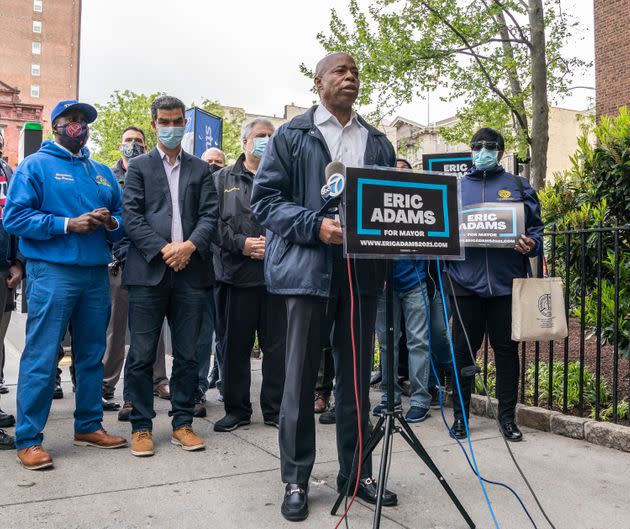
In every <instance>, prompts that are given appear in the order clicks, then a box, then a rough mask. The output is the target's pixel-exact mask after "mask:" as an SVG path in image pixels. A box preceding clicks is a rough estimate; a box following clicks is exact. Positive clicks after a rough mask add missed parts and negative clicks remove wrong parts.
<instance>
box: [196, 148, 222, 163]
mask: <svg viewBox="0 0 630 529" xmlns="http://www.w3.org/2000/svg"><path fill="white" fill-rule="evenodd" d="M201 159H202V160H203V161H204V162H208V163H213V164H215V165H218V166H219V167H225V153H224V152H223V151H222V150H221V149H217V148H216V147H210V148H209V149H207V150H205V151H204V153H203V154H202V155H201Z"/></svg>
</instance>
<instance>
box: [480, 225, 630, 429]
mask: <svg viewBox="0 0 630 529" xmlns="http://www.w3.org/2000/svg"><path fill="white" fill-rule="evenodd" d="M544 241H545V255H546V261H547V265H548V271H549V275H551V276H560V277H562V278H563V283H564V288H565V308H566V315H567V320H568V322H569V336H568V337H567V338H565V339H564V340H563V341H562V340H560V341H555V342H545V343H541V342H534V343H523V344H521V351H520V357H521V358H520V362H521V380H520V397H519V398H520V401H521V402H522V403H527V404H532V405H534V406H544V407H546V408H549V409H555V410H558V411H561V412H562V413H565V414H576V415H579V416H587V415H590V416H591V417H593V418H594V419H596V420H611V421H613V422H622V423H627V420H628V419H630V414H629V413H628V403H630V346H629V345H628V341H629V338H630V225H625V226H621V227H616V226H615V227H604V226H602V225H601V224H600V225H599V226H598V227H597V228H584V227H581V228H579V229H560V230H558V229H556V228H555V227H554V226H552V227H551V229H550V230H549V231H548V232H546V233H545V234H544ZM538 265H539V266H538V267H537V274H538V275H539V276H542V272H543V269H544V262H543V259H542V257H541V258H540V259H539V262H538ZM489 355H490V351H489V348H488V342H487V338H486V341H485V342H484V355H483V377H484V381H485V382H486V385H487V383H488V377H489V361H491V359H490V358H489Z"/></svg>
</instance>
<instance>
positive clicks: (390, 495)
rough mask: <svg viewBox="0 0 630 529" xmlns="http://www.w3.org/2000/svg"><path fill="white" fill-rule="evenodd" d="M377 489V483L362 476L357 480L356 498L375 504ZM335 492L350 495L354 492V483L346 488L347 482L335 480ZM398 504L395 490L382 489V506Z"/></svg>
mask: <svg viewBox="0 0 630 529" xmlns="http://www.w3.org/2000/svg"><path fill="white" fill-rule="evenodd" d="M377 491H378V485H377V484H376V481H374V480H373V479H372V478H363V479H362V480H361V481H360V482H359V490H358V491H357V498H361V499H362V500H363V501H364V502H366V503H369V504H371V505H376V493H377ZM337 492H339V494H346V495H348V496H352V494H353V492H354V483H352V484H351V485H350V488H348V483H347V482H343V483H342V482H340V481H339V480H337ZM395 505H398V496H396V493H395V492H392V491H391V490H387V489H385V490H384V491H383V507H394V506H395Z"/></svg>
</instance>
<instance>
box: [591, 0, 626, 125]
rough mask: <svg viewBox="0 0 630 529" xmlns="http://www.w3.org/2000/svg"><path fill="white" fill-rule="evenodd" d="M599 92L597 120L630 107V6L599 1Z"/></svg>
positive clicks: (622, 0)
mask: <svg viewBox="0 0 630 529" xmlns="http://www.w3.org/2000/svg"><path fill="white" fill-rule="evenodd" d="M594 5H595V88H596V90H597V92H596V112H597V117H598V118H599V116H601V115H604V114H607V115H614V114H616V113H617V111H618V110H619V108H620V107H622V106H624V105H626V106H630V83H629V82H628V78H630V39H629V38H628V29H627V28H628V27H630V2H629V1H628V0H595V2H594Z"/></svg>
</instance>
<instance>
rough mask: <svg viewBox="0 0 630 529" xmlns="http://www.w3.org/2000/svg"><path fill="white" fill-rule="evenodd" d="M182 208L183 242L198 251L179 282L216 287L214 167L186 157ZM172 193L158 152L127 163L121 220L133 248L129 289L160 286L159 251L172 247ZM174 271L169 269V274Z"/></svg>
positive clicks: (129, 257)
mask: <svg viewBox="0 0 630 529" xmlns="http://www.w3.org/2000/svg"><path fill="white" fill-rule="evenodd" d="M178 198H179V205H180V211H181V216H182V229H183V233H184V240H190V241H191V242H192V243H193V244H194V245H195V246H196V247H197V250H196V251H195V252H194V253H193V254H192V256H191V259H190V263H188V266H186V268H184V270H182V271H181V272H177V274H178V278H181V279H183V280H184V281H185V282H186V283H188V285H190V286H192V287H208V286H211V285H212V284H213V282H214V274H213V273H212V267H211V266H210V263H209V259H210V257H211V250H210V249H211V243H212V242H213V241H214V240H215V237H216V221H217V194H216V191H215V189H214V182H213V180H212V177H211V176H210V166H209V165H208V164H207V163H206V162H204V161H202V160H200V159H199V158H196V157H194V156H192V155H190V154H188V153H186V152H185V151H182V158H181V168H180V176H179V197H178ZM172 214H173V211H172V204H171V193H170V190H169V187H168V180H167V177H166V173H165V171H164V165H163V163H162V160H161V158H160V154H159V152H158V151H157V149H153V150H152V151H151V152H149V153H147V154H143V155H141V156H138V157H137V158H133V159H132V160H130V161H129V165H128V167H127V175H126V179H125V191H124V194H123V218H124V219H125V229H126V232H127V235H128V237H129V239H130V240H131V244H130V245H129V250H128V252H127V263H126V265H125V269H124V272H123V282H124V284H125V285H144V286H154V285H157V284H158V283H159V282H160V281H161V280H162V278H163V276H164V273H165V272H166V270H167V268H168V266H167V265H166V263H165V262H164V261H163V259H162V254H161V250H162V248H163V247H164V246H166V245H167V244H168V243H169V242H171V217H172ZM169 270H170V269H169Z"/></svg>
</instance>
